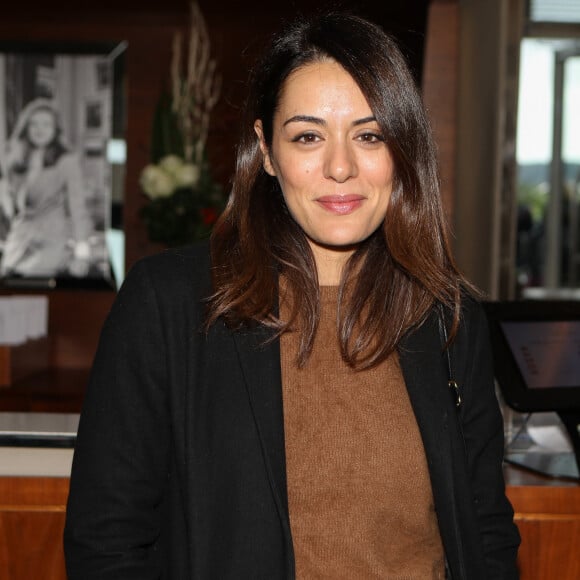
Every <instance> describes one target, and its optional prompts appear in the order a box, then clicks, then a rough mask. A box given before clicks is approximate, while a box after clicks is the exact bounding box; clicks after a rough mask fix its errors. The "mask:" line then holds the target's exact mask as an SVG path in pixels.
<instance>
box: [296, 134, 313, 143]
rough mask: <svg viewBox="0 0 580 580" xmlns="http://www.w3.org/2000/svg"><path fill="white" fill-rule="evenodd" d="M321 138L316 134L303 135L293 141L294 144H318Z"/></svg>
mask: <svg viewBox="0 0 580 580" xmlns="http://www.w3.org/2000/svg"><path fill="white" fill-rule="evenodd" d="M319 140H320V137H319V136H318V135H316V134H315V133H301V134H300V135H297V136H296V137H294V139H292V141H293V142H294V143H316V142H317V141H319Z"/></svg>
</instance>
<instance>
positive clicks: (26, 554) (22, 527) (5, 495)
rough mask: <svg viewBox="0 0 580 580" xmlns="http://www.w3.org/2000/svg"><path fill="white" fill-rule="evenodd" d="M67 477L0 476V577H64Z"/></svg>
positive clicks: (46, 579)
mask: <svg viewBox="0 0 580 580" xmlns="http://www.w3.org/2000/svg"><path fill="white" fill-rule="evenodd" d="M67 495H68V479H67V478H35V477H33V478H26V477H6V478H0V577H1V578H2V580H31V579H42V580H66V574H65V567H64V554H63V550H62V534H63V531H64V521H65V507H66V498H67Z"/></svg>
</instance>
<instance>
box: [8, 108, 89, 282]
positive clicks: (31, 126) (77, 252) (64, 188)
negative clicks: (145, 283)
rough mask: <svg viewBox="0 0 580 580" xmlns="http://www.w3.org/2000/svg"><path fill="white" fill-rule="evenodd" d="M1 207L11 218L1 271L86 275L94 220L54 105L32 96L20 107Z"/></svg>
mask: <svg viewBox="0 0 580 580" xmlns="http://www.w3.org/2000/svg"><path fill="white" fill-rule="evenodd" d="M6 168H7V177H6V182H7V187H6V188H5V192H4V195H3V196H2V197H3V202H2V205H3V208H4V212H5V213H6V214H7V215H8V216H9V217H10V218H11V223H10V229H9V232H8V234H7V237H6V242H5V244H4V251H3V255H2V262H1V264H0V272H1V274H2V275H3V276H32V277H52V276H55V275H57V274H60V273H68V274H72V275H76V276H84V275H86V273H87V272H88V269H89V259H90V246H89V242H88V238H89V235H90V234H91V232H92V229H93V227H92V222H91V218H90V215H89V212H88V208H87V205H86V202H87V200H86V191H85V187H84V183H83V178H82V174H81V169H80V165H79V162H78V159H77V157H76V156H75V155H74V154H72V153H71V152H70V151H69V150H68V148H67V147H66V145H65V144H64V142H63V139H62V131H61V129H60V127H59V124H58V117H57V113H56V109H55V108H54V105H53V104H52V103H51V102H50V101H47V100H46V99H37V100H34V101H32V102H30V103H29V104H28V105H27V106H26V107H25V108H24V109H23V110H22V112H21V113H20V116H19V118H18V121H17V123H16V128H15V130H14V132H13V136H12V138H11V139H10V144H9V151H8V155H7V162H6Z"/></svg>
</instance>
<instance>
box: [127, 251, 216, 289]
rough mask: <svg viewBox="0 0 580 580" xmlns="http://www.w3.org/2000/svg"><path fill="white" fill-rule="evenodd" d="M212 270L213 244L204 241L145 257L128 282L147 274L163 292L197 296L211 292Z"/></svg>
mask: <svg viewBox="0 0 580 580" xmlns="http://www.w3.org/2000/svg"><path fill="white" fill-rule="evenodd" d="M210 271H211V260H210V254H209V244H208V243H207V242H203V243H199V244H194V245H191V246H185V247H183V248H176V249H169V250H165V251H163V252H161V253H159V254H154V255H151V256H147V257H145V258H141V259H140V260H138V261H137V262H136V263H135V264H134V265H133V267H132V268H131V269H130V270H129V273H128V274H127V280H126V281H125V283H126V284H128V283H130V281H131V279H134V278H143V277H145V278H146V279H147V282H148V283H149V284H151V285H152V286H153V288H154V289H155V290H156V292H157V294H158V295H159V296H168V297H176V295H180V294H184V295H185V296H188V297H189V298H190V299H195V298H202V297H205V296H207V295H209V294H210V293H211V275H210Z"/></svg>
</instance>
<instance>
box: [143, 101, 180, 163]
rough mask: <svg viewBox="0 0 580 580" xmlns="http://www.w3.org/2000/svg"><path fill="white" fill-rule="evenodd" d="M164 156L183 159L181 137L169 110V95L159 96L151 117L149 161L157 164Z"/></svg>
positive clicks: (174, 115)
mask: <svg viewBox="0 0 580 580" xmlns="http://www.w3.org/2000/svg"><path fill="white" fill-rule="evenodd" d="M166 155H177V156H178V157H181V158H182V159H183V157H184V149H183V135H182V133H181V131H180V128H179V123H178V119H177V115H176V114H175V113H174V112H173V111H172V109H171V95H170V94H169V93H164V94H162V95H161V98H160V99H159V102H158V103H157V107H156V108H155V113H154V115H153V128H152V135H151V160H152V162H153V163H158V162H159V160H160V159H161V158H162V157H165V156H166Z"/></svg>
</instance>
